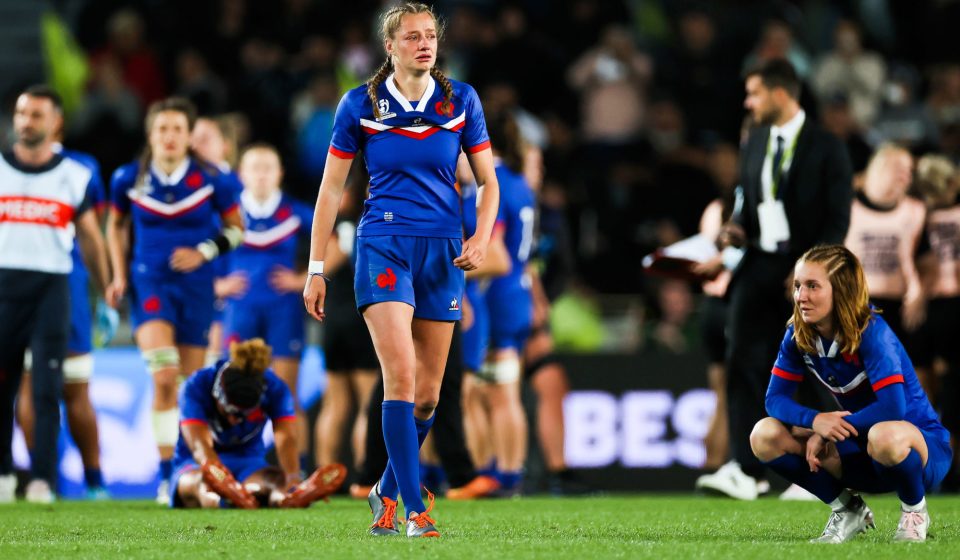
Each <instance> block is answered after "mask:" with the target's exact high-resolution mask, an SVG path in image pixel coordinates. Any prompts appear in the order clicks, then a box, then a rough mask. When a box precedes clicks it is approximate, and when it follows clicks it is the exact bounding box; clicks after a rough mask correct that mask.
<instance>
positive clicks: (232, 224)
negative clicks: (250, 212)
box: [170, 208, 243, 273]
mask: <svg viewBox="0 0 960 560" xmlns="http://www.w3.org/2000/svg"><path fill="white" fill-rule="evenodd" d="M220 219H221V220H222V221H223V229H224V230H227V229H229V228H235V229H236V230H239V231H240V232H241V233H242V232H243V216H241V215H240V209H239V208H234V209H232V210H230V211H229V212H227V213H225V214H222V215H221V216H220ZM231 248H232V247H231ZM226 250H229V249H224V251H226ZM208 260H211V259H208V258H207V257H205V256H204V255H203V253H201V252H200V250H199V249H197V248H196V247H177V248H176V249H174V250H173V253H172V254H171V255H170V268H172V269H173V270H176V271H177V272H183V273H187V272H193V271H194V270H196V269H198V268H200V267H201V266H203V264H204V263H206V262H207V261H208Z"/></svg>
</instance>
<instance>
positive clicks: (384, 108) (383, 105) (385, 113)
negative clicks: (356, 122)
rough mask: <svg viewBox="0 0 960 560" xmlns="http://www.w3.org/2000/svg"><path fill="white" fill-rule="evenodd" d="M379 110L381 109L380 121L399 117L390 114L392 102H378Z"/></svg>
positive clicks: (383, 100) (382, 100)
mask: <svg viewBox="0 0 960 560" xmlns="http://www.w3.org/2000/svg"><path fill="white" fill-rule="evenodd" d="M377 108H378V109H380V118H378V119H377V120H378V121H382V120H384V119H392V118H393V117H395V116H397V114H396V113H391V112H390V101H388V100H386V99H380V100H378V101H377Z"/></svg>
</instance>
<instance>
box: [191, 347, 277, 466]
mask: <svg viewBox="0 0 960 560" xmlns="http://www.w3.org/2000/svg"><path fill="white" fill-rule="evenodd" d="M225 363H226V362H225V361H224V360H221V361H219V362H217V364H216V365H215V366H213V367H209V368H204V369H201V370H200V371H198V372H196V373H194V374H193V375H191V376H190V377H189V378H188V379H187V380H186V381H185V382H184V383H183V386H182V387H181V388H180V395H179V398H178V402H179V403H180V425H181V426H183V425H187V424H206V425H207V426H209V428H210V432H211V434H212V435H213V449H214V451H216V452H217V453H230V454H233V455H250V456H262V455H263V454H264V453H265V452H266V449H265V448H264V445H263V428H264V426H266V424H267V420H268V419H269V420H271V421H272V422H284V421H293V420H296V413H295V412H294V408H293V395H292V394H291V393H290V389H289V388H288V387H287V384H286V383H284V382H283V380H282V379H280V378H279V377H277V376H276V374H274V373H273V370H271V369H267V371H266V372H265V373H264V376H263V379H264V383H265V384H266V389H265V390H264V392H263V395H262V396H261V397H260V406H259V407H258V408H257V409H256V410H254V412H253V413H252V414H251V415H249V416H248V417H247V418H244V420H243V422H240V423H239V424H237V425H236V426H231V425H230V424H229V423H228V422H227V421H226V419H223V418H221V416H220V414H219V413H218V412H217V403H216V400H215V399H214V397H213V383H214V381H215V380H216V378H217V371H218V370H219V369H220V368H221V367H222V366H223V365H224V364H225ZM192 457H193V455H192V453H191V452H190V449H189V447H187V442H186V441H184V439H183V434H182V433H181V434H180V437H179V438H178V439H177V447H176V450H175V459H174V460H175V462H179V461H182V460H185V459H189V458H192Z"/></svg>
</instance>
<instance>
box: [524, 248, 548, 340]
mask: <svg viewBox="0 0 960 560" xmlns="http://www.w3.org/2000/svg"><path fill="white" fill-rule="evenodd" d="M527 275H528V276H529V277H530V295H531V296H532V298H533V327H534V328H536V327H541V326H543V325H545V324H546V323H547V321H549V320H550V298H548V297H547V291H546V290H544V289H543V282H542V281H541V280H540V270H539V269H538V268H537V267H536V266H535V265H534V264H533V263H528V264H527Z"/></svg>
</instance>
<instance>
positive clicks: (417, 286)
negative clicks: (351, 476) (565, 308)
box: [303, 3, 499, 537]
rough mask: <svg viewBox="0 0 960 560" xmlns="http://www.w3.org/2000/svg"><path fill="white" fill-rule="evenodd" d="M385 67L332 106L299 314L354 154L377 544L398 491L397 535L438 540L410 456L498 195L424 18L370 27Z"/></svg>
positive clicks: (473, 110) (487, 158) (473, 111)
mask: <svg viewBox="0 0 960 560" xmlns="http://www.w3.org/2000/svg"><path fill="white" fill-rule="evenodd" d="M381 23H382V25H381V36H382V39H383V44H384V48H385V50H386V52H387V60H386V61H385V62H384V64H383V65H382V66H381V67H380V69H379V70H378V71H377V73H376V74H375V75H374V76H373V77H372V78H371V79H370V81H369V82H367V85H366V87H359V88H356V89H353V90H351V91H349V92H347V94H346V95H344V97H343V99H341V101H340V105H339V107H338V108H337V114H336V117H335V119H334V130H333V138H332V140H331V142H330V153H329V154H328V156H327V163H326V167H325V169H324V173H323V180H322V182H321V184H320V193H319V195H318V197H317V205H316V210H315V214H314V220H313V234H312V240H313V241H312V244H311V251H310V258H311V262H310V265H309V267H308V278H307V283H306V286H305V287H304V294H303V295H304V304H305V305H306V307H307V311H308V312H309V313H310V315H312V316H313V317H314V318H316V319H317V320H320V321H322V320H323V317H324V310H323V301H324V296H325V293H326V286H325V283H324V280H323V279H322V278H318V276H320V275H321V274H322V272H323V256H324V251H325V249H326V246H327V239H328V238H329V236H330V234H331V230H332V229H333V224H334V221H335V219H336V214H337V208H338V206H339V203H340V197H341V194H342V192H343V187H344V183H345V182H346V177H347V173H348V172H349V170H350V163H351V160H352V159H353V157H354V155H355V154H356V153H357V152H358V151H360V150H362V151H363V152H364V160H365V164H366V166H367V170H368V171H369V173H370V196H369V198H368V199H367V200H366V202H365V204H364V212H363V216H362V217H361V219H360V226H359V227H358V229H357V261H356V277H355V282H354V284H355V290H356V294H357V308H358V309H359V310H360V311H361V312H362V314H363V317H364V320H365V321H366V323H367V327H368V328H369V329H370V334H371V338H372V339H373V344H374V347H375V349H376V351H377V356H378V358H379V359H380V365H381V366H382V368H383V379H384V402H383V435H384V441H385V443H386V447H387V454H388V455H389V457H390V461H389V463H388V465H387V468H386V470H385V471H384V474H383V477H382V478H381V479H380V481H379V482H378V483H377V484H375V485H374V487H373V489H372V490H371V492H370V495H369V503H370V507H371V510H373V521H374V523H373V526H372V527H371V528H370V532H371V533H372V534H375V535H398V534H399V533H400V531H399V529H398V525H397V520H396V510H397V502H396V498H397V495H398V493H399V494H400V495H401V496H402V497H403V505H404V508H405V512H406V518H407V523H406V533H407V536H408V537H438V536H440V533H439V532H438V531H437V529H436V526H435V524H434V521H433V519H431V518H430V516H429V512H430V510H431V508H432V507H433V504H432V502H433V500H432V494H428V496H429V497H430V498H431V499H430V502H431V503H430V506H425V505H424V503H423V500H422V499H421V497H420V484H419V456H418V449H419V445H420V443H422V442H423V438H425V437H426V434H427V432H428V431H429V429H430V426H431V424H432V423H433V412H434V409H435V408H436V405H437V400H438V399H439V394H440V383H441V381H442V378H443V371H444V366H445V365H446V360H447V353H448V351H449V349H450V341H451V339H452V337H453V327H454V325H453V322H454V321H457V320H459V319H460V304H461V300H462V299H463V282H464V278H463V275H464V271H465V270H473V269H475V268H477V267H478V266H479V265H480V264H481V263H482V262H483V260H484V257H485V255H486V251H487V244H488V242H489V239H490V234H491V231H492V230H493V224H494V220H495V219H496V213H497V204H498V199H499V192H498V191H499V188H498V186H497V178H496V175H495V173H494V169H493V156H492V155H491V152H490V144H489V140H488V138H487V131H486V125H485V123H484V119H483V110H482V108H481V106H480V101H479V99H478V98H477V94H476V92H475V91H474V90H473V88H471V87H470V86H468V85H467V84H464V83H462V82H456V81H453V80H449V79H447V78H446V77H445V76H444V75H443V73H442V72H440V70H439V69H438V68H437V67H436V66H435V63H436V54H437V43H438V38H439V36H440V34H441V31H442V29H441V28H440V26H439V25H438V23H437V19H436V17H435V16H434V14H433V12H432V11H431V10H430V8H429V7H428V6H426V5H424V4H413V3H405V4H400V5H398V6H395V7H392V8H390V9H388V10H387V11H386V12H385V13H384V15H383V17H382V20H381ZM461 151H464V152H466V153H467V154H468V156H467V157H468V159H469V160H470V165H471V167H472V168H473V172H474V176H475V177H476V179H477V184H478V185H480V186H481V189H483V190H482V192H481V195H480V205H479V207H478V209H477V231H476V232H475V233H474V235H473V237H471V238H469V239H467V240H466V241H463V240H462V238H461V232H462V230H461V217H460V196H459V193H458V192H457V188H456V182H455V172H456V166H457V159H458V157H459V155H460V153H461Z"/></svg>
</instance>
